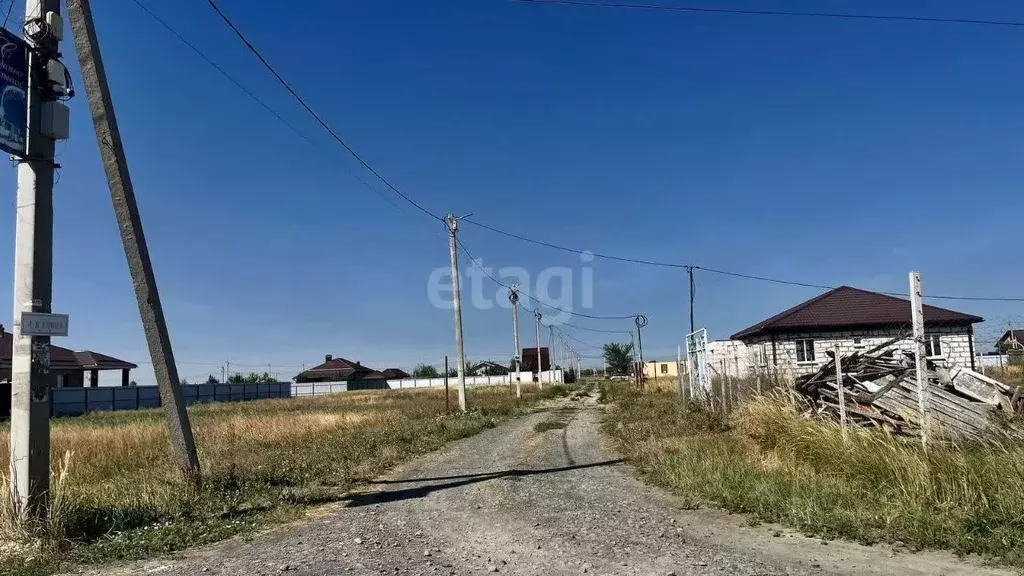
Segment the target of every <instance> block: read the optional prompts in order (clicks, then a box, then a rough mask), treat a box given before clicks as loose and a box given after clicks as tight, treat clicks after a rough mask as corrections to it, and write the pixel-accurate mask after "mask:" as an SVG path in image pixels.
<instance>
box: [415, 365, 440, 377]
mask: <svg viewBox="0 0 1024 576" xmlns="http://www.w3.org/2000/svg"><path fill="white" fill-rule="evenodd" d="M412 376H413V378H438V377H440V376H441V374H440V373H439V372H438V371H437V368H434V367H433V366H431V365H429V364H420V365H419V366H417V367H415V368H413V370H412Z"/></svg>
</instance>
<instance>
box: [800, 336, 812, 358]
mask: <svg viewBox="0 0 1024 576" xmlns="http://www.w3.org/2000/svg"><path fill="white" fill-rule="evenodd" d="M796 361H797V362H814V340H810V339H808V340H797V341H796Z"/></svg>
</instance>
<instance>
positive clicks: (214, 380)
mask: <svg viewBox="0 0 1024 576" xmlns="http://www.w3.org/2000/svg"><path fill="white" fill-rule="evenodd" d="M206 383H207V384H220V380H217V377H216V376H214V375H213V374H210V375H209V376H207V377H206Z"/></svg>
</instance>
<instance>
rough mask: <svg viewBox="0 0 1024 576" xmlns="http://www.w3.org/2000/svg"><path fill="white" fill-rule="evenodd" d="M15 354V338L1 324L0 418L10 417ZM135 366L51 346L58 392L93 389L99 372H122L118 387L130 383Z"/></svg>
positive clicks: (97, 384) (97, 383) (52, 366)
mask: <svg viewBox="0 0 1024 576" xmlns="http://www.w3.org/2000/svg"><path fill="white" fill-rule="evenodd" d="M13 351H14V336H13V335H12V334H11V333H10V332H7V330H6V329H5V328H4V326H3V325H2V324H0V418H6V417H8V416H9V415H10V413H11V358H12V356H13ZM136 368H138V366H137V365H135V364H132V363H131V362H125V361H124V360H118V359H117V358H114V357H113V356H107V355H106V354H100V353H99V352H92V351H89V350H86V351H84V352H75V351H73V350H68V349H67V348H62V347H60V346H55V345H53V344H50V373H51V374H53V375H54V386H55V387H57V388H83V387H85V386H89V387H96V386H99V384H100V372H106V371H110V370H120V371H121V385H122V386H128V384H129V383H130V382H131V371H132V370H134V369H136Z"/></svg>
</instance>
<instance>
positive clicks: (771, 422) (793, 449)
mask: <svg viewBox="0 0 1024 576" xmlns="http://www.w3.org/2000/svg"><path fill="white" fill-rule="evenodd" d="M605 397H606V399H607V400H608V401H613V402H614V403H615V407H614V408H613V409H612V410H610V411H609V418H608V421H607V430H608V431H609V432H610V433H611V434H612V435H613V436H614V437H615V438H617V439H618V441H619V442H620V446H621V447H622V450H623V451H624V452H625V453H626V454H627V455H628V456H629V457H630V458H631V459H632V460H633V461H634V462H635V463H636V464H637V465H638V466H639V467H641V468H642V469H643V470H645V471H646V472H647V474H648V476H649V478H650V479H651V480H652V481H654V482H656V483H658V484H660V485H663V486H665V487H667V488H669V489H670V490H672V491H674V492H676V493H678V494H680V495H682V496H683V497H685V498H687V499H688V500H689V501H690V503H691V504H692V505H699V504H700V503H702V502H715V503H717V504H719V505H722V506H724V507H726V508H728V509H729V510H733V511H736V512H746V513H749V514H751V515H752V516H753V518H754V519H756V520H760V521H771V522H779V523H783V524H787V525H790V526H794V527H797V528H799V529H801V530H803V531H804V532H806V533H809V534H813V535H819V536H824V537H834V536H843V537H847V538H852V539H856V540H859V541H863V542H877V541H897V540H898V541H902V542H904V543H906V544H907V545H909V546H911V547H915V548H942V549H950V550H953V551H956V552H958V553H979V554H985V555H989V556H996V557H1000V558H1002V559H1003V561H1005V562H1008V563H1011V564H1013V565H1017V566H1024V446H1021V445H1019V444H1011V443H1006V442H1001V441H991V442H988V443H981V444H971V445H960V446H956V445H936V446H934V447H933V448H932V449H931V450H929V452H928V453H927V454H925V453H924V452H923V451H922V450H921V448H920V446H919V445H918V444H916V443H913V442H905V441H902V440H899V439H895V438H893V437H891V436H888V435H886V434H883V433H876V432H871V431H862V430H858V431H853V432H851V434H850V436H849V439H848V441H846V442H844V441H843V439H842V434H841V431H840V430H839V429H838V427H836V426H832V425H827V424H822V423H819V422H816V421H812V420H808V419H805V418H803V417H802V416H801V415H800V414H799V413H797V411H795V410H794V409H792V408H790V407H789V406H788V405H787V404H786V403H785V402H782V401H780V400H779V399H776V398H773V397H771V396H766V397H762V398H758V399H753V400H751V401H749V402H747V403H746V404H745V405H744V406H743V407H742V408H740V409H739V410H738V411H737V412H736V413H735V414H734V415H733V417H732V419H731V420H730V422H729V423H727V422H725V421H724V420H723V419H722V417H721V416H719V415H717V414H709V413H708V412H707V411H705V410H704V409H702V408H699V407H697V406H693V405H691V406H689V407H682V406H680V405H678V403H676V402H675V401H674V398H673V397H672V396H671V395H668V394H645V395H642V396H641V395H637V394H635V393H624V392H622V391H608V392H606V393H605ZM730 424H731V426H730Z"/></svg>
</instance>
